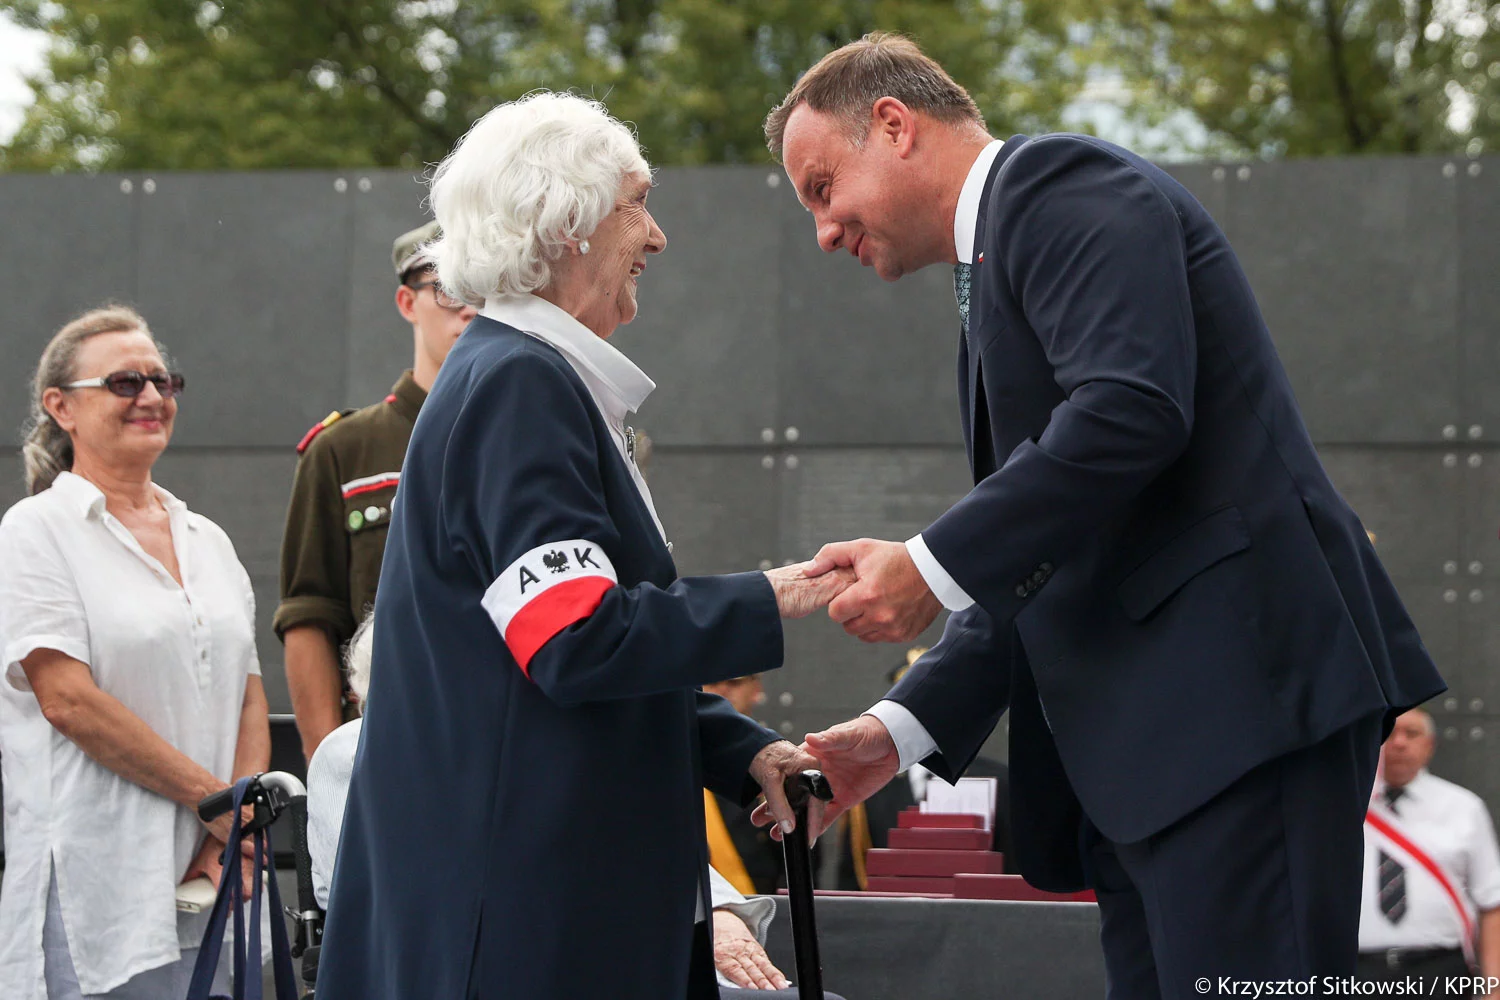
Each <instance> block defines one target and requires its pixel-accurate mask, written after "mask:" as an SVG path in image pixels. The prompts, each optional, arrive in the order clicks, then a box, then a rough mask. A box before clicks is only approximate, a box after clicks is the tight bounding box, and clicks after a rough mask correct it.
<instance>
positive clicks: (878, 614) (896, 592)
mask: <svg viewBox="0 0 1500 1000" xmlns="http://www.w3.org/2000/svg"><path fill="white" fill-rule="evenodd" d="M839 569H848V570H853V572H854V575H855V577H856V578H857V581H856V582H855V583H854V584H853V585H852V586H850V587H849V588H848V589H847V590H845V591H844V592H843V593H842V594H839V595H838V596H837V597H836V598H835V599H834V601H833V602H832V603H831V604H829V605H828V617H830V618H832V619H833V620H834V621H836V622H838V623H840V624H841V625H843V626H844V631H845V632H848V633H849V634H850V635H852V636H856V637H858V638H860V639H863V640H864V641H865V642H910V641H911V640H913V639H915V638H916V637H917V636H918V635H920V634H921V633H922V630H923V629H925V628H926V627H927V626H929V625H931V624H932V620H933V619H934V618H936V617H937V613H938V612H939V611H941V610H942V609H943V605H942V602H941V601H939V600H938V599H937V597H936V596H935V595H934V594H933V593H932V589H931V588H930V587H928V586H927V581H926V580H924V579H922V573H921V571H920V570H918V569H917V564H916V563H914V562H912V560H911V555H910V554H909V553H908V552H907V551H906V546H905V545H903V544H902V543H901V542H882V541H878V540H876V539H873V538H861V539H858V540H857V541H853V542H834V543H832V544H830V545H825V546H823V548H822V549H821V550H820V551H819V552H818V555H817V557H816V558H814V559H813V560H812V562H811V563H808V564H807V569H806V571H805V572H806V573H807V575H808V576H810V577H819V576H821V575H822V574H824V573H830V572H833V571H835V570H839Z"/></svg>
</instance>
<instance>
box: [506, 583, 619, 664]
mask: <svg viewBox="0 0 1500 1000" xmlns="http://www.w3.org/2000/svg"><path fill="white" fill-rule="evenodd" d="M614 585H615V582H614V581H613V580H611V579H609V578H608V577H603V576H580V577H578V578H577V579H573V580H568V581H567V582H565V583H559V584H558V585H557V586H555V587H551V588H549V589H548V590H546V591H543V592H542V593H541V594H539V595H537V597H536V599H535V600H533V601H530V602H528V603H527V604H526V606H525V607H523V608H522V609H521V610H520V611H517V612H516V614H515V616H514V617H513V618H511V620H510V627H509V628H507V629H506V630H505V644H506V645H507V646H509V647H510V652H511V655H512V656H514V657H515V658H516V662H517V663H518V664H520V665H521V672H522V673H524V674H525V675H526V676H527V677H528V678H529V677H530V676H531V658H532V657H533V656H535V655H536V653H537V650H539V649H541V648H542V647H543V646H545V645H546V644H547V641H548V640H549V639H551V638H552V637H553V636H555V635H557V633H559V632H561V631H562V630H563V629H565V628H567V627H568V626H569V625H572V624H573V623H574V622H579V621H582V620H583V619H585V618H587V617H588V616H589V615H591V614H593V613H594V610H595V609H596V608H598V607H599V604H600V603H601V602H602V601H603V600H604V595H605V593H606V592H607V591H608V590H609V588H611V587H613V586H614Z"/></svg>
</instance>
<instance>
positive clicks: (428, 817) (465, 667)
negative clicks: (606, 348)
mask: <svg viewBox="0 0 1500 1000" xmlns="http://www.w3.org/2000/svg"><path fill="white" fill-rule="evenodd" d="M394 506H395V512H394V516H393V518H392V521H391V528H390V532H391V534H390V539H389V541H388V543H387V545H386V552H385V562H384V565H383V568H382V570H381V581H380V593H379V596H378V597H377V598H376V616H375V644H374V662H373V664H372V667H371V676H370V692H369V700H368V709H367V712H366V714H365V725H364V729H363V731H362V733H361V737H360V747H359V754H358V757H357V758H356V760H355V766H354V775H353V780H352V781H351V784H350V788H349V801H348V806H347V808H346V812H345V820H344V826H343V833H342V839H341V842H340V846H339V852H338V864H337V867H336V869H335V872H334V877H333V887H332V893H331V898H330V900H329V911H328V926H327V933H326V935H325V937H324V944H323V956H322V965H321V968H320V970H319V976H318V996H319V997H325V998H327V1000H381V998H391V1000H396V998H412V997H434V998H438V997H441V998H445V1000H446V998H452V1000H461V998H464V997H473V996H482V997H498V996H503V997H507V998H514V1000H556V998H560V997H585V996H593V995H596V994H598V993H599V991H600V984H601V983H603V982H609V983H610V984H611V986H610V995H612V996H616V997H621V998H625V997H631V998H639V1000H661V998H663V997H685V996H687V995H688V983H689V969H690V964H691V961H690V959H691V956H692V955H693V954H694V952H693V949H692V945H693V936H694V930H693V917H694V899H695V896H696V897H698V898H700V899H701V900H702V901H703V912H704V913H707V912H708V897H707V890H706V887H707V884H708V883H707V856H708V851H707V840H706V837H705V834H704V827H703V792H702V788H703V787H704V786H705V785H706V786H707V787H709V788H711V789H713V790H714V791H715V792H717V793H718V794H720V795H723V796H725V797H727V798H731V799H733V800H735V801H737V802H741V803H746V802H748V801H749V799H750V798H751V797H753V795H754V793H755V792H756V791H758V789H757V788H756V787H755V782H754V781H753V780H751V779H750V778H749V777H748V774H747V768H748V767H749V764H750V762H751V760H752V759H753V758H754V756H755V755H756V753H757V752H759V751H760V749H761V748H762V747H764V746H765V745H766V744H768V743H771V742H774V741H775V740H777V739H779V737H778V736H777V735H776V734H775V733H772V732H770V731H769V730H766V729H764V728H762V727H760V726H758V725H756V724H755V723H754V722H752V721H751V720H749V719H747V718H745V717H744V716H742V715H740V714H739V713H737V712H735V711H734V709H733V708H731V707H730V705H729V703H728V702H726V701H724V699H722V698H719V697H717V696H715V695H708V694H704V693H703V692H702V691H697V690H695V687H696V686H697V685H699V684H703V683H708V682H711V681H715V680H724V679H726V678H729V677H738V676H740V675H742V674H746V673H753V672H755V671H759V670H770V669H775V668H776V667H779V666H780V665H781V661H782V634H781V619H780V616H779V614H778V612H777V608H776V598H775V595H774V593H773V592H772V589H771V586H770V584H769V582H768V581H767V580H766V577H765V574H763V573H742V574H735V575H730V576H714V577H697V578H685V579H679V578H678V576H677V570H676V567H675V566H674V565H673V563H672V557H671V555H670V554H669V553H668V550H667V546H666V543H665V542H664V541H663V539H662V537H661V534H660V532H659V531H658V530H657V528H656V525H655V523H654V522H653V520H652V518H651V513H650V511H649V510H648V509H647V507H646V504H645V502H644V501H643V500H642V498H641V494H640V492H639V490H638V489H637V487H636V486H635V483H634V482H633V480H632V478H631V475H630V470H629V467H628V466H627V465H626V464H625V459H624V458H623V457H622V456H621V455H620V453H619V450H618V448H617V447H616V446H615V444H614V442H613V441H612V440H611V437H610V432H609V427H608V425H607V424H606V423H605V419H604V417H603V416H602V415H601V414H600V412H599V410H598V408H597V407H596V406H595V405H594V402H593V399H592V397H591V396H590V394H589V391H588V388H587V387H586V386H585V384H584V383H583V381H582V380H581V379H580V378H579V376H578V375H577V373H576V372H575V371H574V370H573V368H572V366H571V365H570V364H569V363H568V362H567V360H566V359H565V358H564V357H563V356H562V355H561V354H559V353H558V351H556V350H555V349H554V348H552V347H551V346H549V345H547V344H545V343H543V342H541V341H540V340H536V339H534V338H532V337H529V336H527V335H526V334H524V333H521V332H520V331H518V330H515V329H513V328H511V327H508V326H504V325H502V324H500V323H496V322H494V321H492V320H490V319H487V318H485V317H480V318H478V319H476V320H475V321H474V322H473V323H472V324H470V326H469V328H468V329H467V330H466V331H465V333H464V335H463V337H462V338H460V340H459V341H458V343H457V344H456V345H455V346H454V348H453V351H452V353H451V354H450V355H449V356H448V359H447V362H446V363H445V364H444V365H443V370H442V372H441V373H440V374H439V376H438V378H437V381H436V383H435V384H434V386H433V389H432V394H431V396H430V397H429V398H428V400H427V402H426V404H425V405H424V406H423V407H422V413H421V416H420V417H419V418H418V419H417V425H416V429H415V431H414V433H413V434H412V439H411V446H410V449H409V450H408V451H407V455H406V463H405V466H404V468H403V470H402V474H401V488H400V490H399V491H398V492H397V495H396V502H395V505H394ZM537 546H541V547H542V551H543V552H545V553H548V556H547V559H548V561H546V562H545V563H544V562H538V561H534V560H531V559H530V558H529V556H527V555H526V553H529V552H531V551H533V550H535V549H536V547H537ZM591 546H594V547H597V548H596V549H591V548H590V547H591ZM585 554H586V555H589V556H590V559H591V562H590V563H589V565H594V566H596V567H597V566H598V564H600V563H604V562H605V561H606V559H607V564H608V565H610V566H612V568H613V572H614V574H615V576H616V577H617V582H616V583H615V585H613V586H609V587H608V589H605V590H603V592H602V593H598V592H591V593H593V594H594V596H593V598H592V599H591V600H590V601H588V602H587V603H586V604H584V605H582V608H587V607H589V606H591V605H597V606H593V607H592V610H591V611H588V612H587V613H584V611H583V610H581V609H580V607H578V606H574V605H572V604H571V602H573V601H574V600H580V598H577V597H576V593H577V592H575V596H574V597H570V598H569V599H568V602H564V603H558V602H557V601H556V600H553V599H552V597H551V596H550V595H557V594H562V593H564V587H566V586H567V584H566V583H562V584H560V585H559V586H556V587H555V588H554V589H552V590H549V591H545V592H544V594H543V596H542V597H538V598H536V599H535V600H536V602H538V603H535V604H533V605H531V606H530V607H532V608H534V609H535V608H542V607H543V605H542V604H541V603H540V602H541V601H543V600H544V599H545V600H552V601H553V603H552V604H550V605H548V607H549V608H550V611H547V612H545V613H547V614H555V615H558V616H560V617H557V618H556V619H555V620H556V621H557V622H562V621H570V622H571V624H569V625H567V626H566V627H565V628H563V629H562V630H561V631H557V632H555V634H552V635H551V637H550V638H549V639H547V640H546V641H545V643H544V644H542V645H541V646H540V647H539V648H537V649H536V650H535V651H534V654H533V655H527V654H526V653H519V654H518V653H517V652H516V647H517V645H518V643H519V640H517V638H516V636H515V634H514V633H515V632H516V627H514V623H515V622H519V621H520V620H521V614H520V613H518V614H517V615H516V617H515V619H513V627H512V628H511V629H510V630H508V631H507V632H506V634H505V635H504V636H502V635H501V633H500V631H499V630H498V628H497V624H496V621H495V620H494V619H493V618H492V612H491V611H490V610H489V608H488V606H487V605H486V604H485V603H483V602H484V601H485V600H486V593H487V592H488V591H491V590H492V589H493V588H494V587H497V586H500V584H501V581H503V580H509V579H510V578H511V577H512V576H513V575H514V574H516V573H517V572H518V566H524V567H529V569H530V570H531V571H532V572H531V575H530V577H529V579H530V581H531V582H532V583H538V582H539V580H541V579H547V580H551V579H554V574H558V573H567V572H572V570H570V569H569V566H573V567H575V568H576V569H577V570H578V571H579V572H582V570H583V568H584V566H585V562H584V560H583V559H582V558H580V557H581V556H582V555H585ZM570 556H571V557H573V558H574V559H576V560H577V561H576V562H574V563H570V562H569V559H568V557H570ZM518 557H519V559H520V562H519V563H518V561H517V560H518ZM555 579H556V580H558V581H568V580H570V579H571V580H572V582H573V583H574V584H577V583H579V582H584V583H587V582H588V581H589V579H591V578H588V577H584V578H582V580H581V581H580V579H579V578H578V577H577V576H576V575H575V576H574V577H571V578H570V577H569V576H567V575H561V576H556V577H555ZM592 579H595V580H597V578H592ZM522 592H523V593H524V592H525V589H524V585H523V591H522ZM542 613H543V612H541V611H537V614H542ZM580 615H582V616H581V617H580ZM533 621H535V619H533ZM547 631H549V632H550V631H552V629H550V628H549V629H548V630H547ZM531 645H534V642H533V643H532V644H531ZM526 648H527V649H528V650H529V648H530V646H529V645H528V646H527V647H526ZM622 817H624V818H625V819H626V822H621V818H622ZM606 892H607V893H610V894H612V895H613V896H614V897H615V898H619V899H623V900H626V901H627V906H628V910H629V918H628V919H624V920H622V919H620V917H619V912H618V909H617V908H615V907H610V906H603V905H600V899H601V894H602V893H606ZM700 957H701V956H700ZM705 965H706V961H705ZM700 972H701V975H702V976H704V977H706V978H707V980H708V981H709V982H711V981H712V971H711V970H709V969H707V968H705V969H703V970H700ZM701 995H702V996H703V997H704V998H705V1000H707V998H709V997H714V998H716V994H714V993H713V991H712V990H709V991H706V992H704V993H702V994H701Z"/></svg>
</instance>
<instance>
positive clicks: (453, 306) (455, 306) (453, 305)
mask: <svg viewBox="0 0 1500 1000" xmlns="http://www.w3.org/2000/svg"><path fill="white" fill-rule="evenodd" d="M406 287H407V288H410V289H411V290H412V291H414V292H420V291H421V290H422V289H424V288H430V289H432V300H433V301H434V302H436V303H437V304H438V305H439V306H440V307H442V308H444V309H446V310H448V311H449V312H458V311H459V310H460V309H462V308H463V307H464V305H465V303H464V301H463V300H462V299H455V298H454V297H453V296H451V295H449V294H448V293H447V292H445V291H443V289H442V287H441V286H440V285H439V284H438V283H437V282H436V281H418V282H414V283H412V284H410V285H407V286H406Z"/></svg>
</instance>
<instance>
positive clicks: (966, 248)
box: [865, 139, 1005, 770]
mask: <svg viewBox="0 0 1500 1000" xmlns="http://www.w3.org/2000/svg"><path fill="white" fill-rule="evenodd" d="M1003 145H1005V144H1004V143H1003V142H1001V141H1000V140H999V139H996V140H994V141H993V142H991V143H990V144H989V145H988V146H985V147H984V149H983V150H982V151H981V152H980V154H979V157H978V159H976V160H975V161H974V165H973V166H971V167H970V168H969V175H968V176H967V177H965V178H964V186H963V188H962V189H960V191H959V193H958V210H957V211H956V212H954V213H953V247H954V250H955V251H956V252H957V254H958V260H959V262H960V263H962V264H973V263H974V229H975V227H977V226H978V225H979V203H980V201H981V200H983V198H984V182H985V180H986V179H987V178H988V177H989V175H990V167H991V166H993V165H994V163H995V157H996V156H998V155H1000V147H1002V146H1003ZM975 433H978V431H976V432H975ZM906 551H907V553H908V554H909V555H910V556H911V561H912V562H914V563H916V566H917V571H918V572H920V573H921V574H922V579H923V580H926V581H927V586H928V587H929V588H931V590H932V593H933V596H935V597H936V598H937V599H938V600H939V601H941V602H942V603H943V607H945V608H947V609H948V610H949V611H963V610H964V609H965V608H967V607H969V606H970V605H972V604H973V603H974V598H972V597H970V596H969V595H968V594H967V593H965V592H964V589H963V588H962V587H960V586H959V585H958V581H956V580H954V579H953V577H952V575H951V574H949V572H948V571H947V570H946V569H944V568H943V566H942V564H941V563H939V562H938V561H937V557H936V556H934V555H933V554H932V550H931V549H929V548H928V547H927V542H926V541H924V540H923V538H922V536H921V535H920V534H917V535H913V536H912V537H911V538H909V539H907V542H906ZM865 714H866V715H873V716H875V718H877V719H879V720H880V721H881V722H882V723H884V724H885V728H886V729H888V730H890V734H891V739H892V740H894V741H895V743H896V750H897V752H898V753H899V754H900V755H901V768H902V769H903V770H905V769H906V768H909V767H911V766H912V765H913V764H915V763H916V762H917V761H919V760H921V759H922V758H924V757H926V756H927V755H928V754H930V753H932V752H933V751H934V750H936V749H937V742H936V741H934V740H933V738H932V736H931V735H930V734H928V732H927V729H926V727H925V726H923V725H922V723H920V722H918V721H917V717H916V716H915V715H912V714H911V710H910V709H908V708H907V707H906V706H905V705H898V704H897V703H896V702H894V701H881V702H879V703H877V704H876V705H875V707H874V708H871V709H870V710H869V711H868V712H866V713H865Z"/></svg>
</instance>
